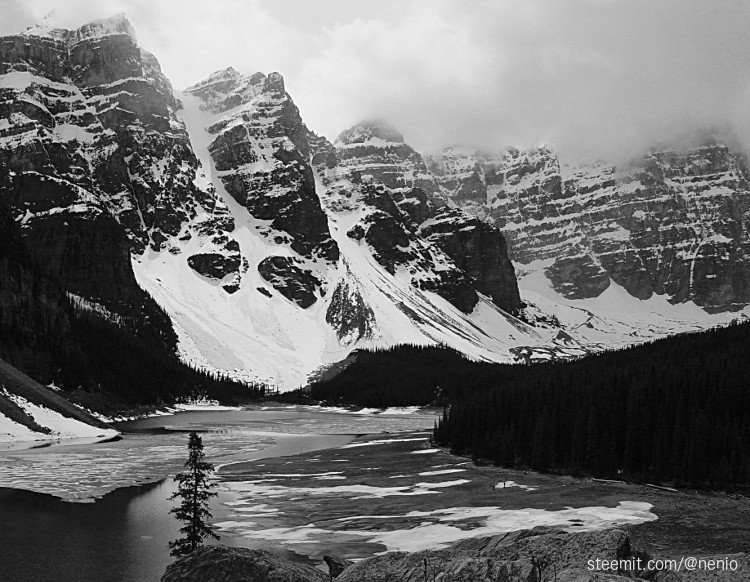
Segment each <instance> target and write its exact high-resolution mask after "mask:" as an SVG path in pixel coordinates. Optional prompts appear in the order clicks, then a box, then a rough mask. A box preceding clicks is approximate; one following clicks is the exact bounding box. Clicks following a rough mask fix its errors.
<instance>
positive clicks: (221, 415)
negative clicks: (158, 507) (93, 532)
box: [0, 407, 435, 501]
mask: <svg viewBox="0 0 750 582" xmlns="http://www.w3.org/2000/svg"><path fill="white" fill-rule="evenodd" d="M434 418H435V416H434V414H432V413H430V412H423V413H419V412H411V413H410V414H403V413H402V414H343V413H329V412H323V411H321V410H320V409H306V408H304V407H299V408H297V407H284V408H283V409H280V408H270V407H264V409H263V410H260V409H258V408H248V409H244V410H237V411H187V412H180V413H177V414H175V415H173V416H159V417H154V418H148V419H141V420H137V421H132V422H125V423H122V424H120V425H118V427H119V428H120V430H121V431H122V432H123V438H122V440H119V441H115V442H106V443H99V444H95V445H92V444H72V445H66V446H46V447H42V448H32V449H24V450H7V451H0V487H12V488H17V489H26V490H30V491H36V492H39V493H48V494H51V495H55V496H58V497H61V498H63V499H66V500H69V501H92V500H93V499H95V498H98V497H101V496H102V495H104V494H106V493H108V492H109V491H112V490H114V489H118V488H120V487H126V486H129V485H135V484H140V483H147V482H152V481H157V480H159V479H162V478H164V477H167V476H170V475H173V474H175V473H176V472H177V471H179V470H180V469H181V468H182V465H183V463H184V459H185V455H186V443H187V434H186V432H187V431H190V430H198V431H201V432H202V435H203V441H204V444H205V447H206V455H207V457H208V458H209V460H211V462H213V463H214V464H216V465H217V466H219V465H223V464H227V463H233V462H238V461H243V460H249V459H253V458H258V457H261V456H264V454H263V451H266V450H267V449H269V447H272V446H281V445H283V443H284V442H289V443H291V444H289V445H288V451H284V452H286V454H293V453H295V452H303V451H304V450H310V448H311V447H313V448H315V447H316V445H317V446H320V444H319V443H320V442H321V441H322V440H323V439H324V437H325V436H326V435H355V434H362V433H369V432H383V431H388V432H398V431H405V430H418V429H424V428H431V427H432V423H433V421H434ZM301 435H314V436H316V437H319V438H312V439H307V438H306V439H300V438H299V437H300V436H301ZM295 436H296V437H297V438H295ZM308 440H309V442H307V441H308ZM300 441H305V442H300ZM342 444H345V442H344V443H342ZM272 454H277V453H272ZM282 454H284V453H283V452H282Z"/></svg>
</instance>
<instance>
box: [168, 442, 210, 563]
mask: <svg viewBox="0 0 750 582" xmlns="http://www.w3.org/2000/svg"><path fill="white" fill-rule="evenodd" d="M185 467H187V469H188V470H187V471H184V472H182V473H178V474H177V475H175V477H174V480H175V482H176V483H178V486H177V491H175V492H174V493H173V494H172V496H171V497H170V498H169V499H170V500H173V499H179V500H180V503H179V505H177V506H176V507H173V508H172V509H170V510H169V513H173V514H174V515H175V517H176V518H177V519H178V520H180V521H181V522H183V523H184V524H185V525H183V526H182V527H181V528H180V533H181V534H182V537H181V538H178V539H176V540H174V541H171V542H169V549H170V550H171V551H170V555H172V556H176V557H180V556H185V555H187V554H189V553H190V552H192V551H194V550H196V549H197V548H199V547H200V546H202V545H203V538H205V537H207V536H211V537H212V538H214V539H217V540H218V539H219V536H217V535H216V534H215V533H214V530H213V528H212V527H211V526H210V525H208V523H207V521H206V520H208V519H209V518H210V517H211V512H210V511H209V509H208V502H209V500H210V499H211V498H212V497H215V496H216V495H217V493H216V492H215V491H212V489H213V488H214V487H215V486H216V485H215V484H214V483H211V482H209V477H210V475H211V473H213V470H214V466H213V465H212V464H211V463H209V462H208V461H206V455H205V454H204V453H203V441H202V440H201V437H200V436H198V433H197V432H195V431H191V432H190V438H189V440H188V460H187V461H186V462H185Z"/></svg>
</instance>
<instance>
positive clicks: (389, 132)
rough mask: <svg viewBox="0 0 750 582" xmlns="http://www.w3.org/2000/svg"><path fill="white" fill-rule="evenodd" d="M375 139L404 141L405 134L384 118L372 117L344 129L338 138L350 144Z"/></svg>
mask: <svg viewBox="0 0 750 582" xmlns="http://www.w3.org/2000/svg"><path fill="white" fill-rule="evenodd" d="M374 139H379V140H382V141H386V142H395V143H404V136H403V135H402V134H401V132H400V131H398V130H397V129H396V128H395V127H393V126H392V125H391V124H390V123H388V122H387V121H385V120H384V119H382V118H372V119H366V120H364V121H360V122H359V123H357V124H356V125H353V126H352V127H350V128H349V129H347V130H344V131H342V132H341V133H340V134H339V136H338V137H337V138H336V142H337V143H341V144H344V145H349V144H355V143H366V142H368V141H371V140H374Z"/></svg>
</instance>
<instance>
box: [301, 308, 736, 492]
mask: <svg viewBox="0 0 750 582" xmlns="http://www.w3.org/2000/svg"><path fill="white" fill-rule="evenodd" d="M749 351H750V324H748V323H743V324H738V325H733V326H730V327H727V328H721V329H716V330H711V331H707V332H703V333H698V334H685V335H680V336H675V337H671V338H667V339H663V340H659V341H656V342H652V343H650V344H646V345H641V346H638V347H634V348H629V349H626V350H621V351H615V352H607V353H603V354H600V355H594V356H589V357H586V358H582V359H580V360H576V361H569V362H551V363H546V364H533V365H498V364H486V363H477V362H471V361H468V360H466V359H465V358H463V357H462V356H461V355H459V354H456V353H455V352H452V351H449V350H444V349H441V348H417V347H408V346H403V347H399V348H394V349H390V350H386V351H382V352H360V353H359V354H358V355H357V357H356V359H355V360H354V362H353V363H351V364H350V365H349V366H348V367H347V368H346V369H345V370H344V371H342V372H341V373H340V374H338V375H337V376H335V377H334V378H332V379H330V380H327V381H322V382H318V383H316V384H313V385H312V386H310V387H309V389H308V392H307V395H306V397H307V398H309V399H311V400H320V401H325V402H327V403H331V404H354V405H359V406H378V407H385V406H396V405H409V404H423V405H425V404H430V403H434V404H438V405H446V406H447V409H446V413H445V415H444V417H443V419H442V420H441V421H440V422H439V423H438V425H437V427H436V429H435V439H436V441H437V442H438V443H440V444H442V445H445V446H450V448H451V449H452V450H453V451H455V452H458V453H466V454H470V455H472V456H473V457H475V458H477V459H483V460H486V461H490V462H494V463H498V464H501V465H504V466H509V467H529V468H534V469H540V470H544V471H552V472H564V473H575V474H588V475H594V476H598V477H607V478H626V479H632V480H638V481H658V482H672V483H675V484H677V485H691V486H699V487H721V488H725V487H726V488H731V487H735V486H737V485H748V484H750V454H748V451H749V450H750V389H749V388H750V386H749V384H748V378H750V358H748V353H749ZM303 396H305V395H304V394H302V393H299V394H297V395H296V398H298V399H300V400H301V399H302V398H303Z"/></svg>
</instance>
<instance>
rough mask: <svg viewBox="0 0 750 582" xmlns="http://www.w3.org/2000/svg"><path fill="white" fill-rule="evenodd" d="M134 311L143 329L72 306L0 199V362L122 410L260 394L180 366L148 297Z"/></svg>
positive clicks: (167, 329)
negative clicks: (141, 314)
mask: <svg viewBox="0 0 750 582" xmlns="http://www.w3.org/2000/svg"><path fill="white" fill-rule="evenodd" d="M144 295H145V292H144ZM141 308H142V309H145V310H147V312H146V316H147V317H146V319H147V320H148V321H149V322H150V326H141V327H140V328H131V327H132V326H131V327H129V326H127V325H120V324H118V323H117V322H113V321H110V320H107V319H106V318H104V317H102V316H101V315H100V314H98V313H96V312H94V311H91V310H90V309H86V308H83V309H82V308H81V307H80V306H78V307H76V306H75V305H74V302H73V301H71V298H70V297H69V296H68V295H67V294H66V293H65V291H64V289H62V287H61V286H60V284H59V283H58V282H57V281H56V280H55V279H54V277H52V276H51V275H50V274H49V273H48V272H46V270H45V269H44V266H43V265H41V264H39V262H38V261H37V260H36V259H35V257H34V256H32V254H31V253H30V252H29V251H28V249H27V248H26V246H25V244H24V242H23V238H22V236H21V233H20V229H19V228H18V226H17V225H16V224H15V222H14V221H13V219H12V216H11V213H10V209H9V208H8V206H7V204H6V203H5V202H4V201H3V200H2V198H0V359H3V360H5V361H7V362H8V363H9V364H11V365H13V366H15V367H16V368H18V369H20V370H21V371H23V372H25V373H26V374H28V375H29V376H31V377H32V378H34V379H35V380H37V381H39V382H41V383H42V384H45V385H46V384H49V383H51V382H54V383H55V385H57V386H59V387H61V388H63V389H64V390H67V391H75V390H83V391H85V392H93V393H98V392H101V393H106V394H107V395H109V396H111V397H113V398H114V399H115V400H117V401H119V402H122V403H124V404H127V405H135V404H153V403H159V402H172V401H174V400H175V399H178V398H183V397H190V396H193V395H208V396H210V397H211V398H216V399H219V400H223V401H232V400H238V399H248V398H259V397H262V396H263V393H264V390H265V387H264V386H262V385H259V384H252V385H248V384H245V383H241V382H237V381H235V380H233V379H232V378H229V377H227V376H225V375H222V374H218V373H212V372H206V371H203V370H197V369H195V368H193V367H191V366H189V365H186V364H185V363H183V362H181V361H180V360H179V358H178V357H177V355H176V354H175V352H174V343H173V342H170V341H166V340H165V338H167V339H169V338H170V337H171V336H173V335H174V331H173V330H172V328H171V323H170V322H169V318H168V316H167V314H166V313H165V312H164V311H163V310H161V308H159V307H158V305H156V302H155V301H153V300H151V299H150V297H148V296H146V300H144V301H143V305H142V306H141ZM144 327H145V328H148V329H144Z"/></svg>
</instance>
